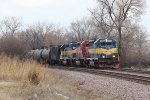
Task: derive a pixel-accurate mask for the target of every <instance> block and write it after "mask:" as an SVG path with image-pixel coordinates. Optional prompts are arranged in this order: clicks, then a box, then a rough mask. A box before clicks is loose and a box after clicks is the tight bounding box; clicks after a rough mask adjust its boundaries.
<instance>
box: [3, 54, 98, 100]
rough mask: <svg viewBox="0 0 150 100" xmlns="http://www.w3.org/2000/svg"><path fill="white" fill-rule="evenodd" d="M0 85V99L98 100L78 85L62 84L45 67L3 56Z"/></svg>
mask: <svg viewBox="0 0 150 100" xmlns="http://www.w3.org/2000/svg"><path fill="white" fill-rule="evenodd" d="M0 83H1V84H0V90H1V91H0V92H4V94H2V93H0V99H1V98H3V97H4V98H5V97H6V95H8V96H7V97H8V98H11V99H12V98H17V97H18V98H25V99H30V98H32V100H42V99H44V100H50V99H52V100H64V97H62V96H59V95H57V93H61V94H63V95H65V96H69V98H70V99H72V100H100V99H97V97H95V96H92V95H91V93H90V92H91V91H88V90H84V89H82V88H81V87H80V86H79V85H80V84H77V85H74V84H72V83H69V82H68V81H66V80H64V78H63V76H62V75H61V74H58V73H56V72H53V71H51V70H50V69H48V68H46V65H41V64H39V63H38V62H36V61H33V60H25V61H23V60H20V59H19V58H17V57H13V58H11V57H8V56H6V55H0ZM2 83H4V84H2ZM9 84H10V85H9ZM33 84H34V85H33ZM10 86H11V88H10ZM2 95H3V96H2ZM34 95H37V96H38V97H36V98H35V97H34ZM5 99H6V98H5ZM5 99H3V100H5ZM12 100H13V99H12ZM14 100H16V99H14ZM19 100H24V99H19Z"/></svg>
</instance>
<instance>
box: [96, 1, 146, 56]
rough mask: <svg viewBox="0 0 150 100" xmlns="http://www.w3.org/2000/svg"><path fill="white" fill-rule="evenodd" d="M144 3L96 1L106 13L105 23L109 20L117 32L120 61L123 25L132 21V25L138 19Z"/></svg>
mask: <svg viewBox="0 0 150 100" xmlns="http://www.w3.org/2000/svg"><path fill="white" fill-rule="evenodd" d="M144 2H145V0H98V3H99V6H103V8H102V9H103V11H107V15H108V20H106V21H109V20H111V23H112V24H111V25H113V26H114V27H115V29H116V30H117V33H118V48H119V55H120V59H121V54H122V53H121V50H122V28H123V27H124V23H125V22H126V21H128V20H132V23H133V21H134V19H135V18H138V17H140V15H141V14H142V13H143V7H144ZM101 16H102V15H101ZM100 23H101V22H100ZM105 23H106V22H105Z"/></svg>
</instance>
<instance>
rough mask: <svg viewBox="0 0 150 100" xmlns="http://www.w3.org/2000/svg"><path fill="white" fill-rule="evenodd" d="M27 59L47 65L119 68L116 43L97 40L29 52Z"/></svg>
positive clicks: (110, 40)
mask: <svg viewBox="0 0 150 100" xmlns="http://www.w3.org/2000/svg"><path fill="white" fill-rule="evenodd" d="M26 57H27V58H31V59H35V60H37V61H39V62H44V63H49V64H53V65H54V64H60V65H66V66H86V67H99V68H105V67H110V68H119V67H120V63H119V55H118V48H117V42H116V41H115V40H114V39H112V38H108V39H102V38H98V39H95V40H84V41H80V42H71V43H68V44H63V45H59V46H49V47H44V48H38V49H34V50H30V51H29V52H27V53H26Z"/></svg>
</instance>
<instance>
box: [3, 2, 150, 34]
mask: <svg viewBox="0 0 150 100" xmlns="http://www.w3.org/2000/svg"><path fill="white" fill-rule="evenodd" d="M95 6H96V0H0V18H1V19H2V18H4V17H11V16H15V17H21V18H22V19H23V23H24V24H25V25H29V24H32V23H35V22H37V21H42V22H43V21H45V22H52V23H56V24H60V25H61V26H68V25H69V24H70V22H72V21H74V20H76V19H80V18H82V17H84V16H89V15H90V13H89V12H88V10H87V8H94V7H95ZM148 6H150V0H147V9H146V10H147V12H146V13H145V15H144V16H143V17H142V24H143V25H144V26H145V27H146V28H147V29H148V31H149V33H150V7H148Z"/></svg>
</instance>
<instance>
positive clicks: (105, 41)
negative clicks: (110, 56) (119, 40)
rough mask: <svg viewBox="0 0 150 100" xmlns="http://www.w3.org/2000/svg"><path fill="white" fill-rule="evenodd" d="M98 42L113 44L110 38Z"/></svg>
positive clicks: (103, 44) (107, 44) (104, 44)
mask: <svg viewBox="0 0 150 100" xmlns="http://www.w3.org/2000/svg"><path fill="white" fill-rule="evenodd" d="M100 43H101V46H109V45H112V44H113V43H112V40H108V39H105V40H101V41H100Z"/></svg>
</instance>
